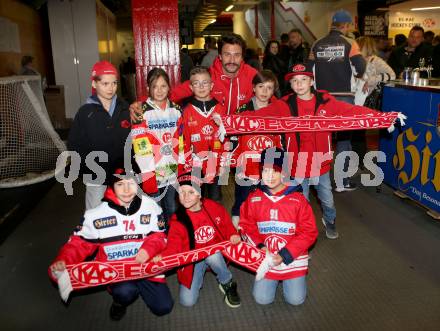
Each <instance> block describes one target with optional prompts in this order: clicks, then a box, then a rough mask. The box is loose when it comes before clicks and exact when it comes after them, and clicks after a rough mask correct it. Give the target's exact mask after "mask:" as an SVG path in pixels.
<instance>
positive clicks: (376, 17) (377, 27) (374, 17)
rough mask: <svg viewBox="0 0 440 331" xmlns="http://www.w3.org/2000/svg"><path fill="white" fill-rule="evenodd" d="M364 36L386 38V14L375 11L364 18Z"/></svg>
mask: <svg viewBox="0 0 440 331" xmlns="http://www.w3.org/2000/svg"><path fill="white" fill-rule="evenodd" d="M363 31H364V36H368V37H388V12H386V11H375V12H373V13H370V14H368V15H366V16H365V18H364V29H363Z"/></svg>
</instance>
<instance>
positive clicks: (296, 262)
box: [239, 148, 318, 305]
mask: <svg viewBox="0 0 440 331" xmlns="http://www.w3.org/2000/svg"><path fill="white" fill-rule="evenodd" d="M284 156H285V153H284V151H283V150H282V149H280V148H269V149H266V150H264V151H263V152H262V154H261V164H262V167H261V169H262V170H261V186H260V188H258V189H257V190H256V191H254V192H252V193H251V194H250V195H249V196H248V198H247V200H246V201H245V202H244V203H243V205H242V206H241V210H240V222H239V228H240V229H241V231H242V232H241V233H242V235H243V236H245V237H246V238H247V240H248V242H250V243H251V244H253V245H255V246H256V247H258V248H260V249H264V250H266V254H271V257H272V265H273V268H274V269H275V270H277V271H278V273H277V274H276V275H273V274H270V275H269V274H267V275H266V276H265V278H263V279H260V280H256V281H255V283H254V288H253V296H254V298H255V301H256V302H257V303H259V304H262V305H266V304H270V303H272V302H273V300H274V299H275V294H276V290H277V287H278V283H279V282H282V284H283V294H284V299H285V300H286V301H287V302H288V303H289V304H291V305H300V304H302V303H303V302H304V300H305V298H306V294H307V286H306V274H307V270H308V259H309V257H308V250H309V248H310V246H312V245H313V243H314V242H315V240H316V238H317V236H318V230H317V228H316V224H315V217H314V215H313V211H312V208H311V207H310V204H309V203H308V201H307V200H306V198H305V197H304V196H303V195H302V194H301V193H300V192H298V189H300V187H298V186H286V185H285V184H284V183H283V177H287V178H289V175H290V174H289V173H288V171H287V173H286V172H285V171H283V162H284V164H285V165H286V164H287V160H284V159H285V158H284ZM286 159H287V156H286Z"/></svg>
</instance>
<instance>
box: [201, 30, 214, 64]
mask: <svg viewBox="0 0 440 331" xmlns="http://www.w3.org/2000/svg"><path fill="white" fill-rule="evenodd" d="M205 46H206V47H207V51H208V52H207V53H206V54H205V56H204V57H203V59H202V62H201V63H200V65H201V66H203V67H207V68H208V67H210V66H211V65H212V64H213V63H214V60H215V59H216V58H217V56H218V49H217V40H215V38H212V37H206V38H205Z"/></svg>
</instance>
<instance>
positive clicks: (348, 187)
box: [335, 182, 357, 193]
mask: <svg viewBox="0 0 440 331" xmlns="http://www.w3.org/2000/svg"><path fill="white" fill-rule="evenodd" d="M356 189H357V185H356V184H355V183H352V182H349V183H348V184H345V185H344V186H339V187H336V188H335V192H338V193H341V192H350V191H354V190H356Z"/></svg>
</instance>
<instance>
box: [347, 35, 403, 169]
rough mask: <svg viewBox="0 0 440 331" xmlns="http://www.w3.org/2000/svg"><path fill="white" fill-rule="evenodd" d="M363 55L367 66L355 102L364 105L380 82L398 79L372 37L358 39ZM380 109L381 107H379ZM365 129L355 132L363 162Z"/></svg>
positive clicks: (357, 150) (356, 145)
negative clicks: (378, 54) (382, 57)
mask: <svg viewBox="0 0 440 331" xmlns="http://www.w3.org/2000/svg"><path fill="white" fill-rule="evenodd" d="M356 41H357V43H358V45H359V47H360V50H361V53H362V56H363V57H364V59H365V61H366V62H367V68H366V70H365V74H364V76H363V77H362V78H358V79H357V82H356V85H357V90H356V95H355V104H356V105H359V106H363V105H364V102H365V98H366V97H367V96H368V95H369V94H370V93H371V92H372V91H373V90H374V88H375V87H376V86H377V85H378V84H379V83H380V82H388V81H390V80H394V79H396V74H395V73H394V71H393V69H391V67H390V66H389V65H388V64H387V63H386V62H385V61H384V60H382V59H381V58H380V57H379V56H377V49H376V42H375V41H374V39H373V38H370V37H359V38H358V39H356ZM378 110H380V109H378ZM366 144H367V142H366V136H365V130H356V131H355V132H354V133H353V149H354V150H355V151H356V152H357V153H358V155H359V161H360V163H361V164H363V162H362V160H363V159H364V156H365V153H366V152H367V145H366Z"/></svg>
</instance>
